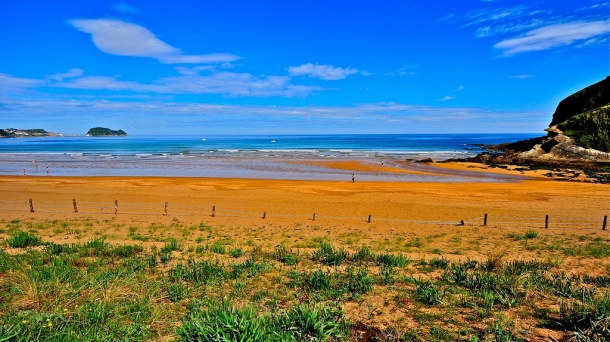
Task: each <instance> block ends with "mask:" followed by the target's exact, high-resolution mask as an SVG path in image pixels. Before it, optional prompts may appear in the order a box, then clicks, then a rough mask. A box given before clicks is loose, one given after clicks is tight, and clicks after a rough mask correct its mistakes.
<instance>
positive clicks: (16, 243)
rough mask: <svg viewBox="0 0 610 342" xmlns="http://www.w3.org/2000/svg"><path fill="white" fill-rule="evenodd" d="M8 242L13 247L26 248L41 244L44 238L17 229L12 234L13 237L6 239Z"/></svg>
mask: <svg viewBox="0 0 610 342" xmlns="http://www.w3.org/2000/svg"><path fill="white" fill-rule="evenodd" d="M6 243H7V244H8V245H9V246H10V247H13V248H26V247H33V246H39V245H41V244H42V240H41V239H40V238H39V237H38V236H36V235H34V234H30V233H27V232H24V231H17V232H15V233H13V234H11V237H9V238H8V239H7V240H6Z"/></svg>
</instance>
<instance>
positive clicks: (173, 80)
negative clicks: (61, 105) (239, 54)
mask: <svg viewBox="0 0 610 342" xmlns="http://www.w3.org/2000/svg"><path fill="white" fill-rule="evenodd" d="M176 69H177V71H178V72H179V73H181V74H182V75H180V76H174V77H165V78H161V79H159V80H157V81H156V82H154V83H139V82H130V81H121V80H118V79H116V78H114V77H108V76H85V77H79V78H73V79H70V80H69V81H66V82H57V83H54V84H52V85H53V86H55V87H61V88H71V89H84V90H111V91H132V92H152V93H159V94H219V95H224V96H252V97H266V96H282V97H305V96H307V95H310V94H312V93H314V92H316V91H320V90H322V89H321V88H319V87H316V86H300V85H295V84H291V83H290V77H287V76H268V77H263V78H258V77H255V76H252V75H251V74H247V73H231V72H214V73H211V74H209V75H199V73H198V71H201V70H207V68H205V67H203V68H199V67H198V68H191V69H189V68H176Z"/></svg>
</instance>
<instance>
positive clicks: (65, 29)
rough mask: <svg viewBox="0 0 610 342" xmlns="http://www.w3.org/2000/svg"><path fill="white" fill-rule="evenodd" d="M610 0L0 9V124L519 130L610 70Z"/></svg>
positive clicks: (161, 129)
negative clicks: (609, 39) (609, 37)
mask: <svg viewBox="0 0 610 342" xmlns="http://www.w3.org/2000/svg"><path fill="white" fill-rule="evenodd" d="M608 13H609V8H608V2H607V1H600V0H579V1H573V0H572V1H562V0H554V1H546V0H541V1H533V2H532V1H528V2H517V1H503V0H497V1H489V0H488V1H451V2H449V1H447V2H431V1H358V0H349V1H348V0H345V1H328V0H326V1H317V0H316V1H313V0H312V1H292V0H284V1H264V0H263V1H256V2H247V1H230V0H229V1H171V2H170V1H152V0H149V1H129V2H120V1H119V2H113V1H94V0H91V1H84V2H74V1H62V0H58V1H34V0H20V1H11V2H5V3H4V4H3V5H2V11H1V12H0V32H1V34H0V46H1V47H2V48H1V49H2V50H1V51H2V53H1V54H0V127H2V128H8V127H15V128H44V129H47V130H49V131H54V132H61V133H65V134H84V133H85V132H86V131H87V130H88V129H89V128H91V127H94V126H104V127H110V128H114V129H123V130H125V131H127V132H128V133H130V134H132V135H138V134H203V135H210V134H282V133H284V134H299V133H301V134H313V133H320V134H328V133H407V134H408V133H494V132H497V133H511V132H519V133H529V132H540V133H542V129H544V128H545V127H547V126H548V124H549V122H550V121H551V116H552V113H553V111H554V110H555V107H556V106H557V104H558V103H559V101H560V100H561V99H563V98H564V97H566V96H568V95H570V94H571V93H573V92H575V91H577V90H579V89H581V88H583V87H585V86H587V85H590V84H592V83H595V82H597V81H600V80H602V79H603V78H605V77H606V76H607V75H608V74H609V43H608V36H609V31H610V24H609V14H608Z"/></svg>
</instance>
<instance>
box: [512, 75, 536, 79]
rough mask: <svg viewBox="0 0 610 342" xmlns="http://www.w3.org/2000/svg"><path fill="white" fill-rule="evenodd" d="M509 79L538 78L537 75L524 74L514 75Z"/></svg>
mask: <svg viewBox="0 0 610 342" xmlns="http://www.w3.org/2000/svg"><path fill="white" fill-rule="evenodd" d="M508 77H509V78H517V79H523V78H532V77H536V75H531V74H522V75H512V76H508Z"/></svg>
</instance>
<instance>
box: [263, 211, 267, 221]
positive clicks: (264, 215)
mask: <svg viewBox="0 0 610 342" xmlns="http://www.w3.org/2000/svg"><path fill="white" fill-rule="evenodd" d="M266 218H267V212H266V211H263V220H264V219H266Z"/></svg>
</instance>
